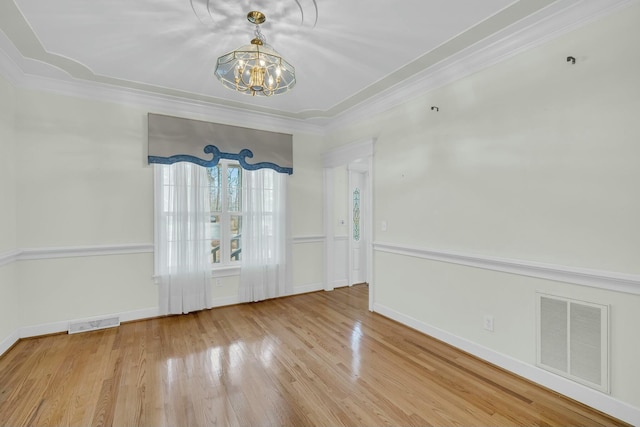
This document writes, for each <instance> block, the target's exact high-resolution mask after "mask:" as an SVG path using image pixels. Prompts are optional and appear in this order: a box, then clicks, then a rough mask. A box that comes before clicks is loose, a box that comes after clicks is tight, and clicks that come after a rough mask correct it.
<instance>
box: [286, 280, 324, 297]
mask: <svg viewBox="0 0 640 427" xmlns="http://www.w3.org/2000/svg"><path fill="white" fill-rule="evenodd" d="M322 290H324V285H323V284H322V283H309V284H307V285H299V286H295V287H294V288H293V292H292V293H291V295H298V294H308V293H309V292H317V291H322Z"/></svg>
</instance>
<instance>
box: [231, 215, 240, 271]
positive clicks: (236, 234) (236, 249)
mask: <svg viewBox="0 0 640 427" xmlns="http://www.w3.org/2000/svg"><path fill="white" fill-rule="evenodd" d="M230 219H231V221H230V223H229V225H230V228H231V261H240V260H241V259H242V253H241V251H242V248H241V247H240V242H241V240H240V237H241V234H242V216H241V215H231V216H230Z"/></svg>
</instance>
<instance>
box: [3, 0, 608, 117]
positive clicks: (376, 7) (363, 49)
mask: <svg viewBox="0 0 640 427" xmlns="http://www.w3.org/2000/svg"><path fill="white" fill-rule="evenodd" d="M608 2H609V3H612V2H611V1H610V0H609V1H608ZM614 3H615V2H614ZM577 8H582V9H583V10H585V9H587V8H588V7H587V6H584V2H582V1H580V0H521V1H513V0H482V1H479V0H403V1H396V2H387V1H382V0H378V1H377V2H376V1H375V0H373V1H371V0H370V1H363V0H351V1H345V0H280V1H277V2H274V1H249V0H233V1H222V0H136V1H130V0H126V1H125V0H91V1H87V0H58V1H55V2H54V1H51V0H3V1H2V2H1V4H0V29H1V30H2V31H1V32H0V53H2V52H4V54H5V56H8V57H9V58H11V60H12V61H13V62H14V63H16V64H17V65H18V67H19V68H20V69H21V71H22V72H23V73H24V74H25V75H28V76H38V77H41V78H47V79H55V80H58V81H68V82H76V83H77V82H81V83H84V84H92V85H94V86H95V87H110V88H118V89H124V90H125V91H127V92H130V93H144V94H149V95H153V96H159V97H164V98H166V99H176V100H186V101H189V102H194V103H201V104H206V105H213V106H222V107H224V108H227V109H228V108H231V109H235V108H239V109H243V110H246V111H252V112H255V113H259V114H267V115H271V116H276V117H284V118H288V119H298V120H303V121H304V120H311V121H313V120H322V119H327V118H332V117H337V116H339V115H341V114H343V113H344V112H347V111H349V110H352V109H354V108H358V107H359V106H361V105H364V104H366V103H370V102H372V101H373V100H376V99H380V98H381V97H384V96H385V94H388V93H389V92H390V90H395V89H397V88H400V87H403V86H404V87H407V86H410V85H411V84H412V83H411V82H412V81H416V79H418V77H420V79H421V80H424V78H425V76H428V75H429V73H430V72H431V71H432V70H437V69H438V67H439V66H441V65H442V64H444V63H447V61H449V62H451V59H452V58H456V59H457V60H459V59H460V58H462V57H463V56H465V55H470V54H471V53H472V52H474V51H477V50H478V49H480V48H482V49H487V46H491V45H492V44H495V43H496V42H497V41H498V40H500V41H502V42H504V40H507V39H509V37H512V36H513V35H514V34H517V33H518V32H521V31H522V30H523V29H526V28H529V29H530V28H534V27H535V26H536V25H538V23H540V22H544V20H546V19H548V18H549V17H550V16H553V15H555V14H558V13H559V12H560V11H566V10H569V9H572V10H574V12H573V13H574V14H575V10H577ZM251 10H260V11H262V12H264V13H265V15H266V16H267V21H266V23H265V24H263V25H262V26H261V30H262V33H263V34H264V35H265V36H266V39H267V43H268V44H270V45H271V46H272V47H273V48H275V49H276V50H277V51H278V52H280V53H281V54H282V55H283V56H284V57H285V58H286V59H287V60H288V61H289V62H290V63H291V64H293V65H294V66H295V68H296V76H297V84H296V86H295V88H294V89H293V90H292V91H291V92H288V93H286V94H283V95H278V96H274V97H251V96H248V95H245V94H240V93H237V92H234V91H232V90H229V89H226V88H224V87H223V86H222V85H221V84H220V82H219V81H218V80H217V79H216V78H215V77H214V74H213V70H214V69H215V65H216V59H217V57H218V56H221V55H223V54H224V53H227V52H229V51H231V50H233V49H235V48H237V47H239V46H242V45H245V44H248V42H249V40H250V39H251V38H253V31H254V26H253V25H252V24H250V23H249V22H248V21H247V19H246V15H247V13H248V12H249V11H251ZM503 44H504V43H503ZM502 56H504V53H503V54H502ZM440 68H442V67H440ZM471 71H472V70H471Z"/></svg>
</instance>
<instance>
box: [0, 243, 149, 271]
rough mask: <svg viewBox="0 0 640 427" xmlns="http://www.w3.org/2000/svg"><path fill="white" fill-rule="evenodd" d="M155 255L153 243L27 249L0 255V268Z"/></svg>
mask: <svg viewBox="0 0 640 427" xmlns="http://www.w3.org/2000/svg"><path fill="white" fill-rule="evenodd" d="M146 253H153V244H152V243H125V244H121V245H93V246H61V247H52V248H25V249H15V250H13V251H8V252H4V253H0V267H1V266H3V265H5V264H10V263H12V262H14V261H27V260H38V259H51V258H76V257H85V256H105V255H130V254H146Z"/></svg>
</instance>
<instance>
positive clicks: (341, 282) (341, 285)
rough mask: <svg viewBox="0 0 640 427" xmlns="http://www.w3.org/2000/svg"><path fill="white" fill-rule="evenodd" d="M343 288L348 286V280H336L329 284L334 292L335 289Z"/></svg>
mask: <svg viewBox="0 0 640 427" xmlns="http://www.w3.org/2000/svg"><path fill="white" fill-rule="evenodd" d="M345 286H349V279H348V278H344V279H336V280H334V281H333V282H331V290H334V289H335V288H344V287H345Z"/></svg>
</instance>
